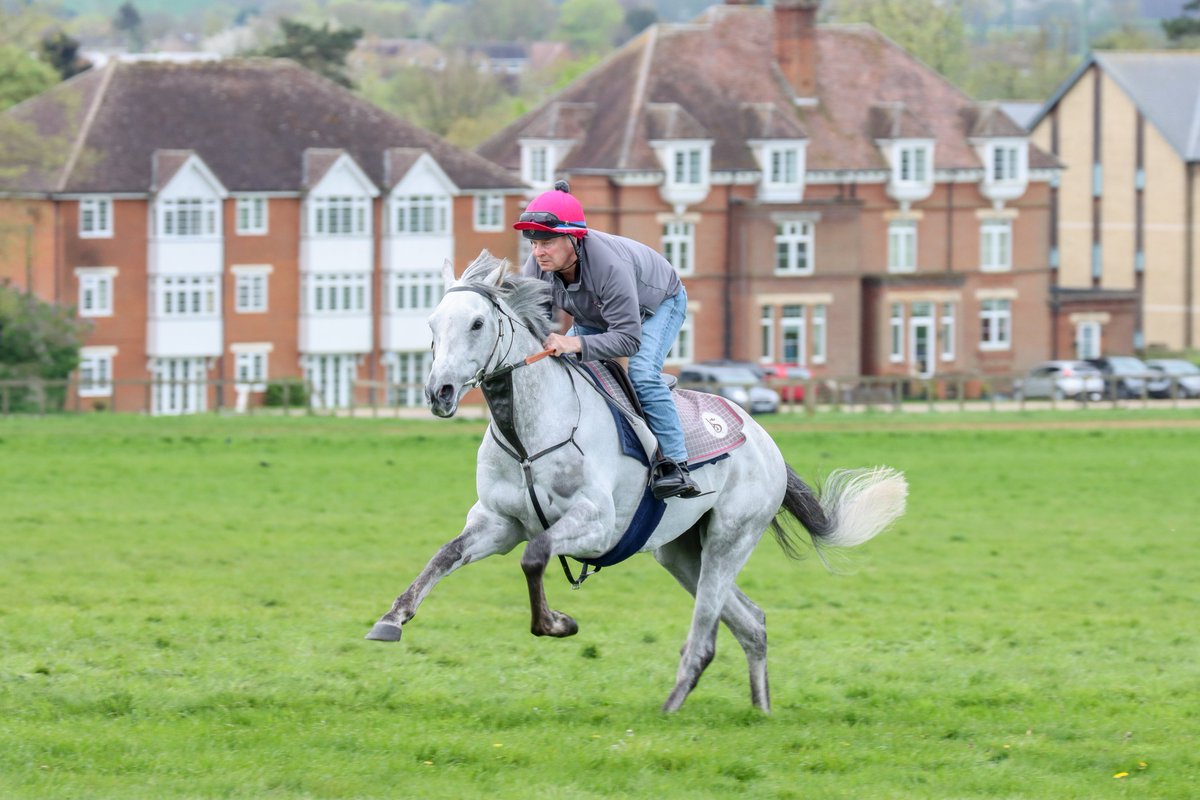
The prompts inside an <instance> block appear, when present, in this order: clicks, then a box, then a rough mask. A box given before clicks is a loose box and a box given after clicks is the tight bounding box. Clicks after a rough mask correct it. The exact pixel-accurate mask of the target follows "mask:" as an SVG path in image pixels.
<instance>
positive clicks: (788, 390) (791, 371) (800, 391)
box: [760, 364, 812, 403]
mask: <svg viewBox="0 0 1200 800" xmlns="http://www.w3.org/2000/svg"><path fill="white" fill-rule="evenodd" d="M760 369H761V370H762V372H763V373H764V374H763V377H764V378H765V379H766V380H767V381H775V382H778V383H786V384H787V385H784V386H779V388H777V389H776V391H777V392H779V397H780V398H781V399H783V400H786V401H788V402H790V403H803V402H804V385H803V384H802V383H801V381H806V380H808V379H809V378H811V377H812V373H811V372H809V371H808V370H807V369H806V368H804V367H802V366H800V365H799V364H763V365H762V366H761V367H760Z"/></svg>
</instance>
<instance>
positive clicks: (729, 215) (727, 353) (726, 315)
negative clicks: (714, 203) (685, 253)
mask: <svg viewBox="0 0 1200 800" xmlns="http://www.w3.org/2000/svg"><path fill="white" fill-rule="evenodd" d="M734 222H735V220H734V203H733V186H732V185H730V184H726V185H725V280H724V283H725V291H724V292H722V293H721V294H722V295H723V297H722V298H721V319H722V322H723V325H722V340H721V357H722V358H733V270H734V254H735V252H736V250H737V248H735V247H734V243H733V237H734V236H735V235H736V233H737V226H736V225H735V224H734Z"/></svg>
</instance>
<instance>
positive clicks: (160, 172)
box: [151, 151, 229, 198]
mask: <svg viewBox="0 0 1200 800" xmlns="http://www.w3.org/2000/svg"><path fill="white" fill-rule="evenodd" d="M154 160H155V165H154V166H155V184H156V186H153V187H151V188H152V189H154V190H156V191H155V194H156V196H157V197H159V198H177V197H214V198H225V197H227V196H228V195H229V192H228V191H226V189H225V187H224V185H222V184H221V182H220V181H219V180H217V177H216V176H215V175H213V173H212V170H210V169H209V168H208V167H207V165H205V163H204V162H203V161H202V160H201V159H200V158H199V157H198V156H197V155H195V154H194V153H188V154H186V155H185V156H184V157H183V158H182V159H180V158H179V155H178V151H174V152H171V151H167V152H164V151H159V152H157V153H155V154H154ZM176 162H177V163H176Z"/></svg>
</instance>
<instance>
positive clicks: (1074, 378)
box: [1013, 361, 1104, 400]
mask: <svg viewBox="0 0 1200 800" xmlns="http://www.w3.org/2000/svg"><path fill="white" fill-rule="evenodd" d="M1013 389H1014V394H1015V395H1016V397H1017V399H1022V398H1024V399H1027V400H1028V399H1032V398H1036V397H1051V398H1054V399H1055V400H1063V399H1066V398H1068V397H1070V398H1075V399H1080V400H1082V399H1084V398H1087V399H1088V400H1099V399H1100V398H1101V397H1102V396H1103V394H1104V376H1103V375H1102V374H1101V373H1100V370H1098V369H1097V368H1096V367H1093V366H1092V365H1091V364H1089V363H1087V362H1086V361H1043V362H1041V363H1040V364H1035V365H1034V366H1033V368H1032V369H1030V370H1029V372H1028V373H1026V375H1025V377H1024V378H1021V379H1020V380H1018V381H1017V383H1016V386H1014V387H1013Z"/></svg>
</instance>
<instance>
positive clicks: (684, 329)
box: [664, 311, 696, 364]
mask: <svg viewBox="0 0 1200 800" xmlns="http://www.w3.org/2000/svg"><path fill="white" fill-rule="evenodd" d="M695 352H696V315H695V314H693V313H692V312H690V311H689V312H688V313H687V314H686V315H684V318H683V324H682V325H680V326H679V335H677V336H676V337H675V342H674V344H672V345H671V349H670V350H669V351H667V357H666V359H665V360H664V363H666V364H687V363H689V362H691V361H693V360H695Z"/></svg>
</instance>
